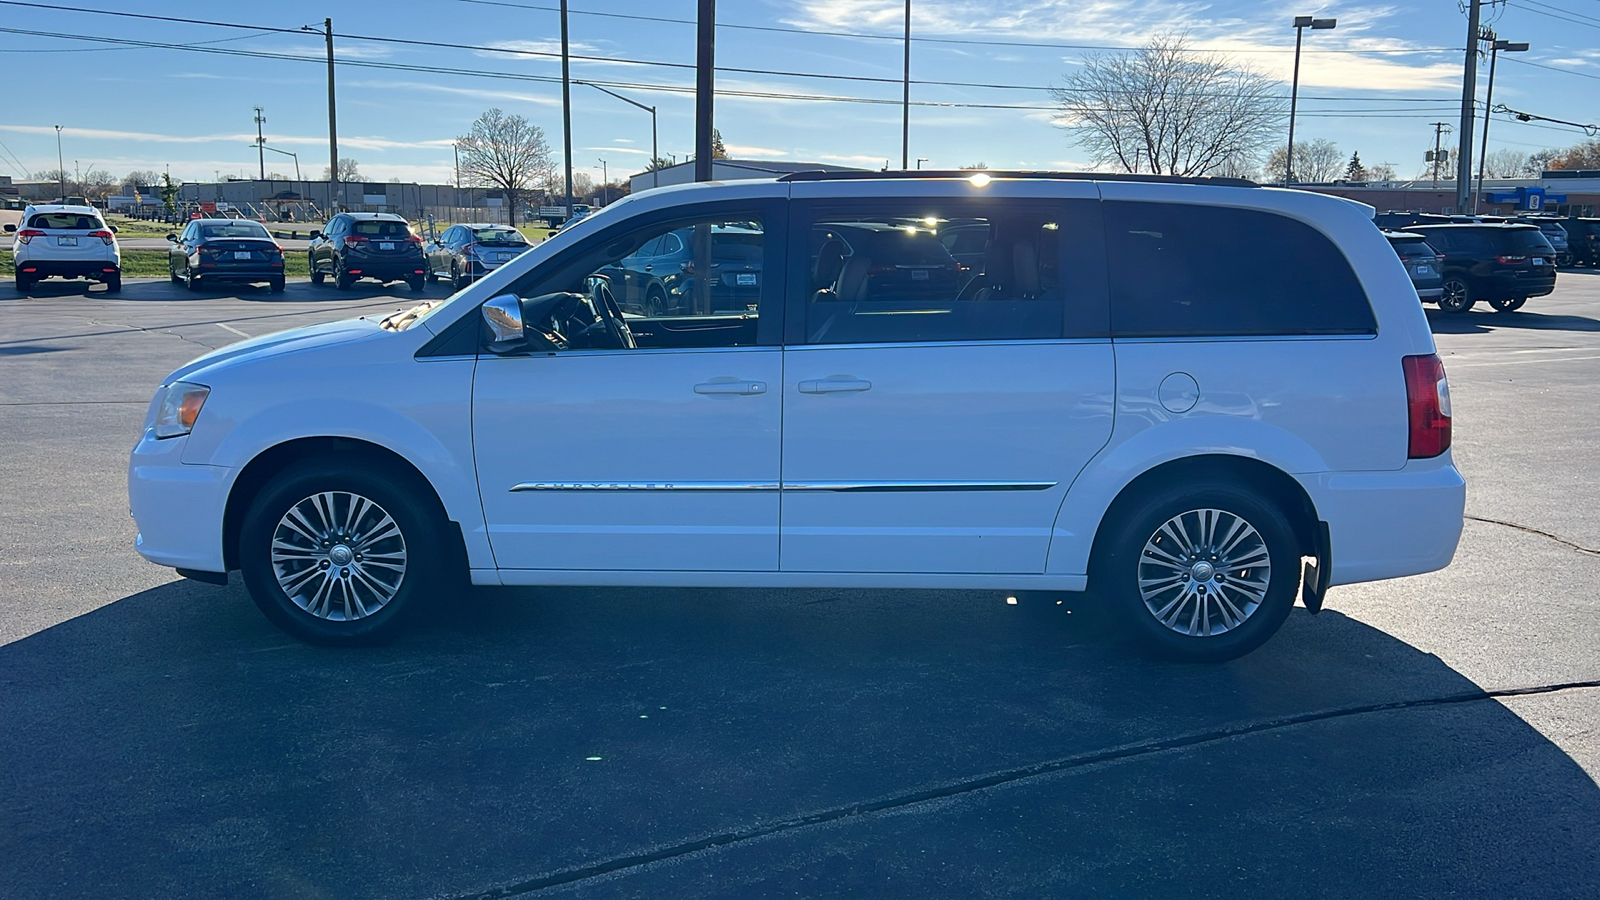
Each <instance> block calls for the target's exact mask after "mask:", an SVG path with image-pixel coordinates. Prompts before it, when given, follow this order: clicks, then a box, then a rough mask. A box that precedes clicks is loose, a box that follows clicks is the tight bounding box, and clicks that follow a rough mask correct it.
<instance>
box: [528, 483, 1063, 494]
mask: <svg viewBox="0 0 1600 900" xmlns="http://www.w3.org/2000/svg"><path fill="white" fill-rule="evenodd" d="M1056 484H1057V482H1054V481H804V482H793V483H787V482H786V483H784V484H774V483H767V482H745V481H524V482H522V483H521V484H514V485H512V486H511V492H512V493H519V492H521V491H724V492H727V491H832V492H835V493H852V494H869V493H909V492H915V491H1048V490H1050V489H1051V488H1053V487H1055V486H1056Z"/></svg>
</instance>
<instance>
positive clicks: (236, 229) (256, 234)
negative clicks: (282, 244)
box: [200, 222, 272, 238]
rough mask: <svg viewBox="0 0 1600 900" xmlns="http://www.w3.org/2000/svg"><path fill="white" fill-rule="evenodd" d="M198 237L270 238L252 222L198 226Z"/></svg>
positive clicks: (264, 230) (263, 229)
mask: <svg viewBox="0 0 1600 900" xmlns="http://www.w3.org/2000/svg"><path fill="white" fill-rule="evenodd" d="M200 236H201V237H206V238H270V237H272V235H270V234H267V230H266V229H265V228H263V227H261V226H260V225H257V224H256V223H254V222H229V223H227V224H222V225H202V226H200Z"/></svg>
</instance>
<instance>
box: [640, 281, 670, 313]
mask: <svg viewBox="0 0 1600 900" xmlns="http://www.w3.org/2000/svg"><path fill="white" fill-rule="evenodd" d="M644 311H645V315H650V316H664V315H666V314H667V292H666V291H663V290H662V289H661V288H660V287H657V286H655V285H651V287H650V290H648V291H646V292H645V295H644Z"/></svg>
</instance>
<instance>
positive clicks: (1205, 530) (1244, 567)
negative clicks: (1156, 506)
mask: <svg viewBox="0 0 1600 900" xmlns="http://www.w3.org/2000/svg"><path fill="white" fill-rule="evenodd" d="M1138 578H1139V596H1140V597H1141V598H1142V599H1143V600H1144V605H1145V608H1147V609H1148V610H1150V614H1151V615H1153V616H1155V618H1156V621H1157V622H1160V623H1161V624H1162V625H1163V626H1164V627H1166V628H1169V629H1171V630H1172V631H1175V632H1177V633H1178V634H1182V635H1187V636H1189V637H1213V636H1216V635H1219V634H1226V633H1228V632H1230V631H1233V630H1234V629H1236V628H1238V627H1239V626H1241V625H1243V624H1244V623H1245V621H1246V620H1247V619H1249V618H1250V616H1251V615H1252V614H1253V613H1254V612H1255V611H1256V610H1257V609H1259V608H1260V607H1261V604H1262V602H1263V601H1264V600H1266V598H1267V585H1268V584H1269V583H1270V582H1271V580H1272V559H1271V555H1270V554H1269V553H1268V551H1267V544H1266V541H1264V540H1263V539H1262V537H1261V533H1260V532H1258V531H1256V529H1255V527H1254V526H1252V525H1251V524H1250V523H1249V522H1246V521H1245V520H1244V519H1243V518H1241V517H1239V516H1238V515H1236V514H1234V513H1231V512H1228V511H1227V510H1223V509H1194V510H1190V511H1188V512H1184V513H1179V514H1178V515H1175V516H1173V517H1172V518H1170V519H1168V520H1167V521H1165V522H1163V523H1162V524H1161V527H1159V528H1157V529H1156V530H1155V533H1154V534H1152V535H1151V536H1150V539H1149V540H1147V541H1145V543H1144V550H1143V551H1141V552H1140V554H1139V572H1138Z"/></svg>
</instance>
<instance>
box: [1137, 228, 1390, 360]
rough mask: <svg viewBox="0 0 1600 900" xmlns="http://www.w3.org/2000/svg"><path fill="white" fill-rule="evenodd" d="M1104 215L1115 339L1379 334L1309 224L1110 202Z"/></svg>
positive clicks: (1343, 267) (1355, 286) (1342, 262)
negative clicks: (1192, 336) (1118, 336)
mask: <svg viewBox="0 0 1600 900" xmlns="http://www.w3.org/2000/svg"><path fill="white" fill-rule="evenodd" d="M1105 217H1106V253H1107V262H1108V265H1109V269H1110V275H1111V330H1112V333H1113V334H1116V335H1125V336H1132V337H1172V336H1188V335H1218V336H1221V335H1291V334H1372V333H1375V332H1376V330H1377V323H1376V322H1375V321H1374V319H1373V317H1372V307H1371V306H1370V305H1369V304H1368V302H1367V296H1366V293H1365V292H1364V291H1363V290H1362V289H1361V283H1360V281H1359V280H1357V278H1356V274H1355V272H1354V270H1352V269H1351V268H1350V263H1349V261H1348V260H1346V259H1345V257H1344V254H1343V253H1341V252H1340V251H1339V248H1338V247H1336V246H1334V244H1333V242H1332V241H1330V240H1328V238H1327V237H1326V236H1324V235H1323V234H1322V233H1321V232H1318V231H1317V230H1316V229H1314V228H1312V227H1311V226H1309V225H1306V224H1305V223H1303V222H1298V221H1296V220H1294V219H1290V218H1288V217H1286V216H1280V215H1276V214H1273V213H1267V212H1261V211H1259V210H1248V209H1230V208H1226V207H1220V206H1197V205H1191V204H1179V203H1131V202H1108V203H1106V204H1105Z"/></svg>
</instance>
